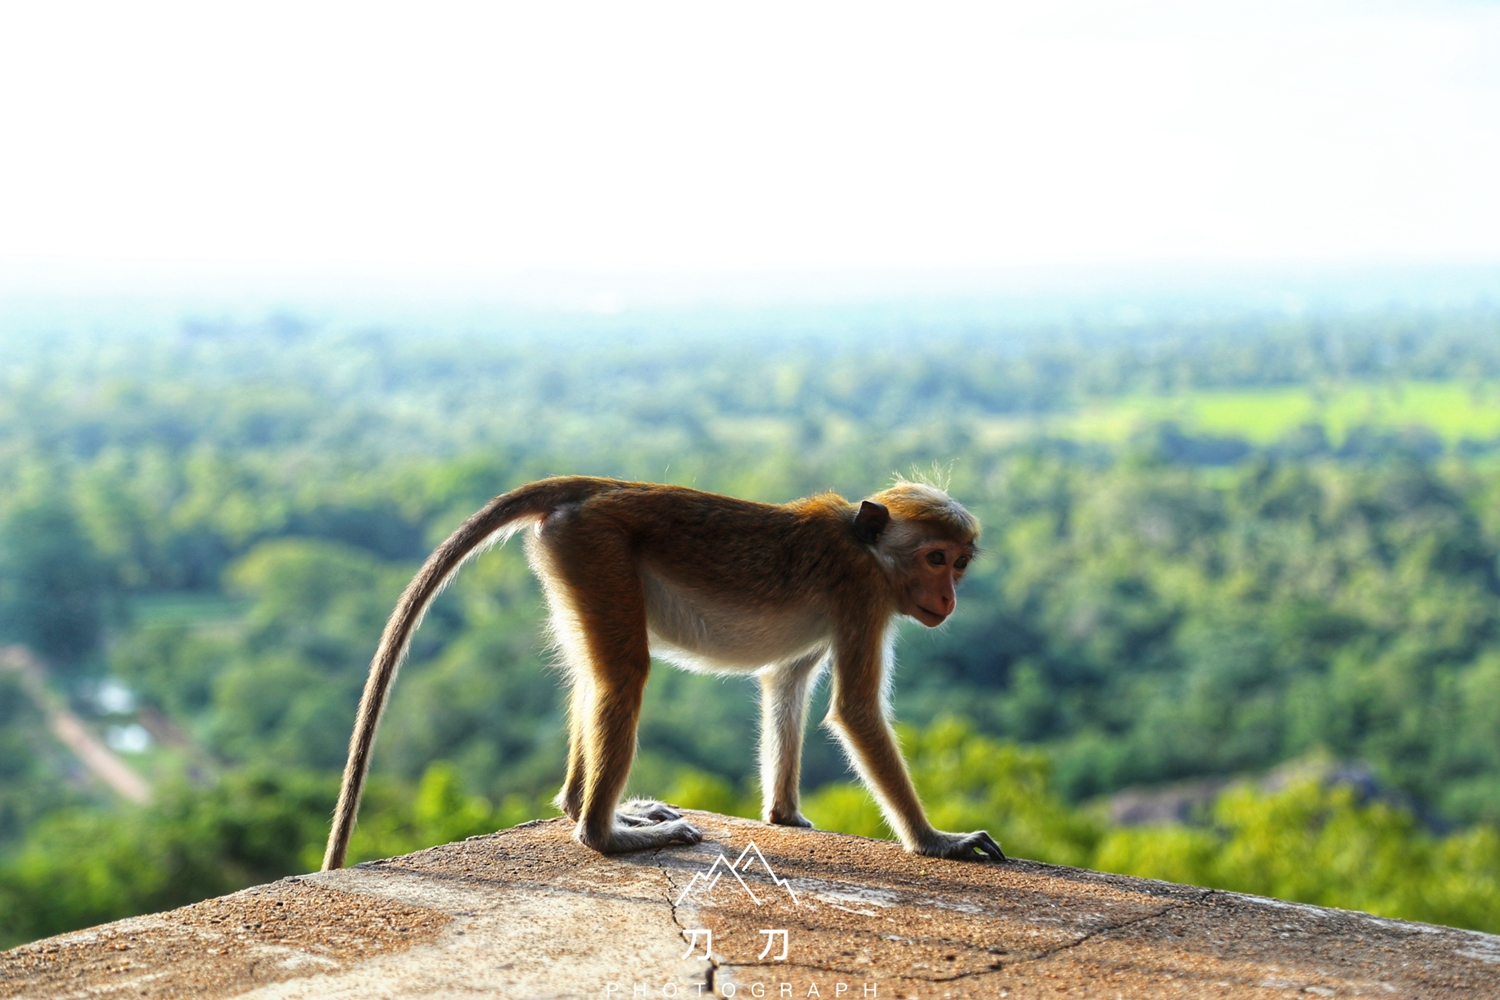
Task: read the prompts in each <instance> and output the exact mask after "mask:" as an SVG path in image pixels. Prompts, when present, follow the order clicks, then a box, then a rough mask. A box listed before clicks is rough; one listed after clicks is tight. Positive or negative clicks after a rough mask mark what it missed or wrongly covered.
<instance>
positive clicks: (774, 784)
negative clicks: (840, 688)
mask: <svg viewBox="0 0 1500 1000" xmlns="http://www.w3.org/2000/svg"><path fill="white" fill-rule="evenodd" d="M826 655H827V650H822V649H820V650H817V651H816V652H813V653H809V654H808V655H807V656H804V657H802V658H801V659H798V660H795V661H793V662H791V663H787V664H782V665H779V666H776V667H773V668H771V669H769V670H767V671H765V672H764V673H762V674H761V675H760V787H761V799H762V807H761V819H763V820H764V821H765V822H767V823H775V824H778V825H780V826H802V827H810V826H812V823H811V822H809V821H808V819H807V817H805V816H803V815H802V812H801V808H800V795H801V789H800V785H801V780H802V739H803V735H804V733H805V732H806V729H807V702H808V699H809V698H810V697H811V695H812V686H813V681H814V680H815V679H816V678H817V676H818V666H819V665H820V664H821V663H822V662H823V659H824V657H825V656H826Z"/></svg>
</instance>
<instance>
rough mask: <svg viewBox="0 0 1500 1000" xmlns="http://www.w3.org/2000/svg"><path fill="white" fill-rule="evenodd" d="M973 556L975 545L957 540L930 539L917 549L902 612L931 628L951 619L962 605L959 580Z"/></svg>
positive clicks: (905, 591) (909, 574)
mask: <svg viewBox="0 0 1500 1000" xmlns="http://www.w3.org/2000/svg"><path fill="white" fill-rule="evenodd" d="M972 558H974V549H973V547H972V546H968V545H959V544H958V543H956V542H948V541H934V542H928V543H927V544H926V545H923V546H922V547H921V548H919V549H917V552H916V558H915V559H913V560H912V565H911V568H910V570H909V571H908V575H907V578H906V587H905V590H904V592H903V593H902V601H901V613H902V614H903V615H910V616H911V617H913V618H915V619H916V620H917V621H919V622H921V623H922V624H923V625H926V626H927V627H928V628H936V627H937V626H939V625H941V624H943V622H945V621H947V620H948V616H949V615H951V614H953V609H954V608H956V607H958V593H957V588H958V581H959V580H961V579H963V575H964V570H966V569H968V568H969V560H970V559H972Z"/></svg>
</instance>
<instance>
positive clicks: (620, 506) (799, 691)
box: [323, 476, 1006, 871]
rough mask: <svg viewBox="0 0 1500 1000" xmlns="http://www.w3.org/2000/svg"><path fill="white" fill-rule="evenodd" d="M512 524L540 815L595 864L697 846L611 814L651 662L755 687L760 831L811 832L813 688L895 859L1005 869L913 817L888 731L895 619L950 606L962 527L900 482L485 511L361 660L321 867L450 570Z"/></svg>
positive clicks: (935, 618) (574, 486) (959, 838)
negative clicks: (806, 780) (561, 711)
mask: <svg viewBox="0 0 1500 1000" xmlns="http://www.w3.org/2000/svg"><path fill="white" fill-rule="evenodd" d="M525 528H530V530H529V531H528V532H527V534H526V546H525V547H526V554H527V558H528V561H529V562H530V564H531V567H532V570H533V572H534V573H535V574H536V576H537V579H538V580H539V582H540V584H541V587H542V591H543V594H544V596H545V598H546V602H547V606H548V609H549V612H550V629H551V632H552V635H553V636H554V638H555V640H556V642H557V645H558V647H559V649H560V652H561V658H562V661H563V666H564V667H565V669H566V671H567V673H568V676H569V680H570V682H571V686H572V691H571V701H570V706H569V725H568V753H567V767H566V772H565V773H566V777H565V779H564V782H563V787H562V790H561V791H560V792H559V793H558V796H557V799H556V804H557V807H558V808H559V809H560V810H561V811H562V812H563V813H564V814H566V815H567V817H568V818H569V819H570V820H572V821H573V822H574V824H575V827H574V832H573V837H574V839H575V840H577V841H578V842H579V843H581V844H583V845H585V846H587V847H590V848H592V849H594V850H596V851H599V852H601V853H605V854H614V853H623V852H629V851H641V850H649V849H657V848H661V847H665V846H667V845H672V844H683V845H690V844H696V843H698V842H699V841H700V840H701V839H702V834H701V833H700V832H699V831H698V829H697V828H696V827H694V826H693V825H692V824H691V823H690V822H688V821H687V820H686V819H685V818H684V817H683V814H682V812H681V811H680V810H678V809H676V808H674V807H672V806H670V805H667V804H665V803H661V802H656V801H652V800H633V801H630V802H626V803H623V804H621V803H620V802H619V799H620V795H621V793H622V792H623V791H624V788H625V783H626V780H627V778H628V777H629V773H630V767H631V764H632V762H633V760H634V756H635V748H636V726H637V722H638V719H639V715H640V709H641V698H642V694H643V691H644V689H645V684H646V677H647V674H648V673H649V671H650V661H651V657H652V655H653V654H654V655H656V656H657V657H658V658H660V659H664V660H666V661H668V662H671V663H673V664H675V665H677V666H680V667H684V668H686V669H689V670H699V671H711V672H716V673H733V672H738V673H750V674H754V675H755V676H756V677H757V678H758V679H759V681H760V686H761V743H760V776H761V788H762V793H763V813H762V818H763V819H764V820H765V821H766V822H768V823H774V824H780V825H784V826H793V827H811V826H812V824H811V823H810V822H809V821H808V820H807V818H806V817H804V816H803V815H802V813H801V810H800V800H799V779H800V772H801V760H802V740H803V731H804V723H805V719H806V715H807V711H808V707H809V701H810V699H811V694H812V691H813V687H814V685H815V683H816V681H817V680H818V679H819V677H820V676H821V675H822V674H823V673H824V672H825V671H826V672H827V673H828V674H829V675H830V676H831V688H830V705H829V711H828V716H827V719H826V720H825V721H826V722H827V724H829V725H830V727H831V728H832V729H833V731H834V732H835V734H836V735H837V736H838V738H839V740H840V742H841V743H842V744H843V747H844V749H845V751H846V753H847V754H848V757H849V760H850V762H851V763H852V765H853V767H854V769H855V771H856V772H857V773H858V774H859V776H860V778H861V779H862V781H863V782H864V784H865V785H866V786H867V787H868V788H869V789H870V791H871V792H872V793H873V795H874V796H875V799H876V801H877V802H878V803H879V805H880V808H881V811H882V813H883V814H884V816H885V819H886V821H887V822H888V823H889V824H890V827H891V829H892V830H893V831H894V832H895V833H896V835H897V837H898V838H899V839H900V841H901V843H902V845H903V846H904V847H905V848H906V849H907V850H908V851H912V852H915V853H917V854H922V855H928V856H933V857H942V858H960V859H973V860H988V859H993V860H995V861H1005V860H1006V857H1005V854H1004V852H1002V851H1001V849H1000V846H999V845H998V844H997V843H996V842H995V841H994V840H993V839H992V838H991V837H990V835H989V833H988V832H986V831H983V830H980V831H976V832H973V833H947V832H944V831H941V830H937V829H935V828H934V827H933V826H932V824H931V823H929V822H928V821H927V817H926V814H925V812H924V811H923V809H922V804H921V802H920V801H919V799H918V797H917V792H916V789H915V787H914V786H913V785H912V781H911V777H910V775H909V774H908V772H907V769H906V762H905V760H904V759H903V758H902V756H901V751H900V748H899V747H898V745H897V743H896V739H895V734H894V732H893V731H892V728H891V721H890V717H891V711H890V704H889V684H890V662H891V659H892V647H893V644H894V635H895V631H894V624H895V620H896V619H897V618H898V617H899V616H906V617H910V618H915V619H916V620H917V621H919V622H921V623H922V624H923V625H926V626H928V627H929V628H936V627H937V626H939V625H941V624H942V623H943V622H945V621H947V620H948V618H949V616H950V615H952V614H953V611H954V609H955V608H956V606H957V594H956V586H957V584H958V581H959V580H960V579H961V578H962V577H963V575H964V571H965V569H966V568H967V567H968V565H969V563H970V561H971V560H972V559H974V557H975V555H976V552H977V548H976V544H977V541H978V537H979V524H978V521H977V520H976V519H975V518H974V517H973V515H971V514H970V513H969V512H968V511H967V510H965V509H964V508H963V507H962V506H961V505H959V504H958V503H957V502H956V501H954V500H952V499H951V498H950V497H949V496H948V495H947V494H946V493H945V492H943V491H942V490H939V489H937V488H936V487H932V486H928V485H925V484H920V483H913V482H907V481H904V480H902V481H899V482H897V483H896V485H894V486H892V487H891V488H889V489H887V490H884V491H882V492H880V493H877V494H875V495H874V496H872V497H870V498H869V499H867V500H864V501H862V502H861V503H859V504H858V506H856V505H854V504H852V503H850V502H848V501H847V500H844V499H843V498H842V497H839V496H837V495H836V494H832V493H825V494H820V495H817V496H813V497H809V498H807V499H804V500H797V501H794V502H792V503H788V504H782V505H773V504H764V503H755V502H752V501H748V500H739V499H735V498H733V497H727V496H721V495H718V494H714V493H706V492H702V491H699V490H694V489H689V488H687V487H682V486H663V485H656V484H651V483H636V482H625V481H621V480H614V479H599V478H592V477H585V476H565V477H557V478H552V479H543V480H539V481H537V482H534V483H531V484H529V485H526V486H522V487H519V488H517V489H515V490H512V491H510V492H508V493H503V494H501V495H500V496H497V497H495V498H494V499H493V500H491V501H490V502H489V503H488V504H486V505H485V506H484V507H483V508H481V509H480V510H479V511H478V512H477V513H475V514H473V515H472V516H471V517H469V518H468V519H467V520H466V521H464V523H463V524H462V525H460V526H459V527H458V528H457V529H456V530H455V531H454V532H453V534H452V535H450V536H449V537H448V539H447V540H446V541H444V542H443V543H442V544H441V545H439V546H438V548H437V549H435V550H434V551H433V553H432V555H431V556H429V557H428V559H427V561H426V563H424V564H423V566H422V568H421V569H420V570H418V572H417V574H416V576H415V577H414V578H413V579H412V581H411V583H410V584H409V585H408V586H407V588H406V590H405V592H404V593H403V594H402V595H401V597H400V599H399V601H398V602H397V604H396V608H395V610H394V611H393V612H392V613H391V617H390V619H389V621H388V622H387V623H386V626H385V630H384V632H383V634H382V635H381V638H380V643H379V646H378V647H377V649H376V652H375V655H374V658H373V659H372V661H371V663H370V673H369V677H368V679H367V680H366V682H365V688H364V694H363V697H362V698H361V700H360V704H359V710H358V715H357V718H356V721H355V724H354V732H353V735H352V736H351V737H350V741H349V758H348V763H347V765H346V767H345V769H344V778H343V786H342V788H341V790H340V792H339V799H338V804H337V806H336V807H335V811H334V817H333V824H332V829H331V830H330V832H329V837H328V847H327V851H326V853H325V855H324V858H323V870H325V871H327V870H330V869H334V868H339V867H341V866H342V865H343V863H344V857H345V854H346V852H347V850H348V846H349V836H350V834H351V833H352V831H353V827H354V821H355V817H356V815H357V812H358V809H359V799H360V793H361V791H362V789H363V786H364V781H365V776H366V773H367V772H368V770H369V766H370V753H371V750H372V748H373V745H374V740H375V730H376V727H377V725H378V724H379V721H380V715H381V711H382V709H383V708H384V706H385V702H386V699H387V695H388V694H389V691H390V687H391V683H392V681H393V680H394V679H395V676H396V671H397V668H398V667H399V666H400V664H401V661H402V660H403V659H404V658H405V656H406V653H407V650H408V647H409V645H410V643H411V638H412V634H413V633H414V632H415V631H416V629H417V627H418V626H419V625H420V624H421V620H422V617H423V615H424V614H425V613H426V611H427V608H428V606H429V605H430V604H431V603H432V601H433V599H434V598H435V597H436V596H437V594H438V593H439V592H440V591H441V590H442V588H443V587H444V586H445V585H446V584H447V583H448V581H449V580H450V579H451V578H452V577H453V576H454V575H455V574H456V573H457V572H458V570H459V568H460V567H461V566H462V565H463V563H464V562H465V561H466V560H468V559H469V558H470V557H472V556H474V555H475V554H477V553H479V552H480V551H482V550H484V549H486V548H488V547H490V546H492V545H495V544H500V543H503V542H504V541H506V540H507V539H508V538H509V537H510V536H511V535H513V534H515V533H516V532H518V531H521V530H523V529H525Z"/></svg>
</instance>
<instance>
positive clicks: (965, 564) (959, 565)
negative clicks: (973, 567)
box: [953, 556, 969, 573]
mask: <svg viewBox="0 0 1500 1000" xmlns="http://www.w3.org/2000/svg"><path fill="white" fill-rule="evenodd" d="M953 568H954V569H956V570H958V571H959V572H960V573H962V572H963V571H964V570H966V569H968V568H969V557H968V556H959V557H958V558H957V559H955V560H953Z"/></svg>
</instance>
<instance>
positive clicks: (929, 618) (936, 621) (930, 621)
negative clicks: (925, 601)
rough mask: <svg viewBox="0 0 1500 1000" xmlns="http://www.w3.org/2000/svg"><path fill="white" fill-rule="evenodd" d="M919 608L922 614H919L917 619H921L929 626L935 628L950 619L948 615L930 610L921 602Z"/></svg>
mask: <svg viewBox="0 0 1500 1000" xmlns="http://www.w3.org/2000/svg"><path fill="white" fill-rule="evenodd" d="M917 610H918V611H920V612H921V614H919V615H918V616H917V620H918V621H920V622H921V623H922V624H923V625H926V626H927V627H928V628H933V627H935V626H937V625H941V624H943V622H945V621H947V620H948V616H947V615H942V614H938V613H937V612H936V611H928V610H927V609H926V608H924V607H922V605H920V604H918V605H917Z"/></svg>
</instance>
